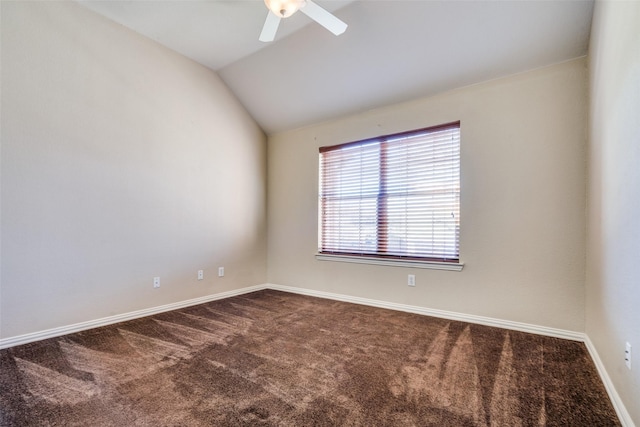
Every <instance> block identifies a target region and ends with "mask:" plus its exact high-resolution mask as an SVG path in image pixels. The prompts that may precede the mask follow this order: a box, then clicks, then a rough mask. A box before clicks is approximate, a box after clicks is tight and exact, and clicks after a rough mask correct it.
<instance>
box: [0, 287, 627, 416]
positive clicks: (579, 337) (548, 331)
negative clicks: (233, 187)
mask: <svg viewBox="0 0 640 427" xmlns="http://www.w3.org/2000/svg"><path fill="white" fill-rule="evenodd" d="M263 289H273V290H277V291H283V292H289V293H294V294H300V295H308V296H313V297H318V298H325V299H331V300H336V301H343V302H350V303H354V304H362V305H368V306H371V307H379V308H386V309H389V310H397V311H404V312H407V313H414V314H421V315H425V316H432V317H439V318H443V319H449V320H457V321H461V322H468V323H475V324H479V325H486V326H494V327H497V328H503V329H510V330H514V331H520V332H528V333H533V334H538V335H545V336H550V337H555V338H563V339H568V340H572V341H580V342H584V343H585V345H586V347H587V350H588V351H589V354H590V355H591V358H592V359H593V361H594V363H595V365H596V368H597V370H598V373H599V374H600V378H601V379H602V382H603V383H604V386H605V388H606V390H607V393H608V394H609V398H610V399H611V402H612V404H613V407H614V409H615V410H616V413H617V415H618V418H620V422H621V423H622V425H623V426H624V427H635V424H634V423H633V420H631V416H630V415H629V412H627V409H626V408H625V406H624V404H623V403H622V400H621V399H620V396H619V395H618V392H617V391H616V389H615V387H614V386H613V383H612V382H611V378H610V377H609V374H608V373H607V370H606V369H605V367H604V365H603V363H602V360H600V356H599V355H598V352H597V351H596V349H595V347H594V345H593V343H592V342H591V340H590V339H589V337H588V336H587V335H586V334H584V333H582V332H575V331H568V330H564V329H556V328H549V327H546V326H538V325H532V324H528V323H520V322H512V321H510V320H501V319H494V318H491V317H484V316H475V315H471V314H464V313H456V312H452V311H445V310H436V309H432V308H425V307H419V306H414V305H406V304H398V303H393V302H388V301H380V300H374V299H369V298H361V297H355V296H350V295H343V294H335V293H331V292H324V291H316V290H313V289H305V288H296V287H293V286H282V285H276V284H273V283H266V284H262V285H256V286H249V287H246V288H241V289H234V290H231V291H227V292H221V293H218V294H213V295H207V296H204V297H200V298H194V299H190V300H186V301H180V302H176V303H172V304H166V305H162V306H158V307H151V308H147V309H144V310H137V311H132V312H129V313H123V314H118V315H115V316H109V317H104V318H101V319H96V320H90V321H87V322H81V323H76V324H73V325H67V326H62V327H58V328H52V329H47V330H44V331H39V332H33V333H29V334H25V335H19V336H15V337H10V338H3V339H0V349H3V348H8V347H14V346H17V345H21V344H27V343H30V342H34V341H40V340H44V339H47V338H54V337H58V336H61V335H66V334H71V333H74V332H80V331H84V330H87V329H91V328H97V327H100V326H107V325H111V324H114V323H118V322H124V321H127V320H133V319H138V318H141V317H145V316H151V315H153V314H158V313H163V312H166V311H171V310H177V309H180V308H185V307H190V306H193V305H198V304H203V303H205V302H209V301H215V300H219V299H224V298H230V297H233V296H237V295H243V294H247V293H250V292H255V291H260V290H263Z"/></svg>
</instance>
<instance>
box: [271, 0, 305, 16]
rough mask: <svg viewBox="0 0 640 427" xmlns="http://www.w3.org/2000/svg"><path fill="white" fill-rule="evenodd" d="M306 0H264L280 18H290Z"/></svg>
mask: <svg viewBox="0 0 640 427" xmlns="http://www.w3.org/2000/svg"><path fill="white" fill-rule="evenodd" d="M304 2H305V0H264V4H266V5H267V7H268V8H269V10H270V11H271V12H273V13H274V14H275V15H276V16H279V17H280V18H288V17H290V16H291V15H293V14H294V13H296V12H297V11H298V9H300V8H301V7H302V6H304Z"/></svg>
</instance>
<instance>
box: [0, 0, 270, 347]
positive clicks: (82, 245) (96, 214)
mask: <svg viewBox="0 0 640 427" xmlns="http://www.w3.org/2000/svg"><path fill="white" fill-rule="evenodd" d="M1 7H2V34H1V40H2V80H1V84H2V95H1V96H2V98H1V108H2V110H1V114H2V123H1V124H2V134H1V137H2V140H1V141H2V174H1V179H2V181H1V183H2V193H1V196H2V197H1V201H2V226H1V232H2V276H1V278H2V282H1V288H0V298H1V302H0V304H1V305H0V310H1V313H0V315H1V318H0V326H1V328H0V333H1V335H0V336H1V337H2V338H7V337H12V336H16V335H21V334H25V333H29V332H34V331H41V330H44V329H48V328H53V327H58V326H62V325H69V324H73V323H76V322H81V321H86V320H91V319H97V318H101V317H105V316H109V315H114V314H119V313H127V312H130V311H134V310H138V309H142V308H147V307H155V306H159V305H163V304H167V303H172V302H177V301H182V300H186V299H190V298H195V297H199V296H204V295H208V294H213V293H218V292H221V291H225V290H230V289H234V288H240V287H245V286H249V285H255V284H261V283H264V282H265V280H266V254H265V250H266V215H265V213H266V184H265V178H266V138H265V136H264V134H263V133H262V131H261V130H260V129H259V128H258V126H257V125H256V124H255V123H254V121H253V120H252V119H251V117H250V116H249V115H248V114H247V113H246V112H245V111H244V109H243V108H242V107H241V106H240V104H239V103H238V102H237V100H236V99H235V97H234V96H233V95H232V94H231V93H230V92H229V90H228V89H227V88H226V87H225V85H224V84H223V83H222V82H221V80H220V79H219V78H218V77H217V75H216V74H215V73H213V72H212V71H209V70H207V69H206V68H204V67H202V66H200V65H198V64H195V63H193V62H191V61H189V60H187V59H185V58H184V57H182V56H179V55H178V54H176V53H173V52H171V51H169V50H167V49H165V48H163V47H161V46H159V45H158V44H156V43H154V42H152V41H150V40H148V39H145V38H142V37H141V36H138V35H136V34H134V33H132V32H130V31H129V30H126V29H124V28H123V27H121V26H119V25H117V24H115V23H112V22H109V21H107V20H105V19H103V18H101V17H99V16H97V15H95V14H94V13H92V12H90V11H88V10H86V9H85V8H83V7H81V6H79V5H78V4H76V3H74V2H9V1H2V2H1ZM218 266H224V267H226V276H225V277H224V278H222V279H218V277H217V274H216V272H217V267H218ZM199 269H204V270H205V280H204V281H200V282H199V281H197V280H196V272H197V270H199ZM154 276H160V277H161V281H162V282H161V283H162V284H161V287H160V288H159V289H153V288H152V279H153V277H154Z"/></svg>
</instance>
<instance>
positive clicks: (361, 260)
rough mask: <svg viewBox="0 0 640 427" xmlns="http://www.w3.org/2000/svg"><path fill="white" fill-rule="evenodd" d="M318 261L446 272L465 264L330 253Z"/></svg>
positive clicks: (317, 258) (318, 258)
mask: <svg viewBox="0 0 640 427" xmlns="http://www.w3.org/2000/svg"><path fill="white" fill-rule="evenodd" d="M316 260H318V261H336V262H350V263H355V264H370V265H386V266H390V267H411V268H425V269H430V270H446V271H462V269H463V268H464V262H461V261H457V262H449V261H446V262H445V261H430V260H426V259H420V260H418V259H411V258H406V259H404V258H384V257H379V256H378V257H374V256H366V255H338V254H330V253H320V252H318V253H316Z"/></svg>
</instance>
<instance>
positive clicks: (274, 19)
mask: <svg viewBox="0 0 640 427" xmlns="http://www.w3.org/2000/svg"><path fill="white" fill-rule="evenodd" d="M279 25H280V17H279V16H278V15H276V14H274V13H273V12H271V11H269V14H268V15H267V20H266V21H264V27H262V32H261V33H260V38H259V40H260V41H261V42H272V41H273V39H275V38H276V32H277V31H278V26H279Z"/></svg>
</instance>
